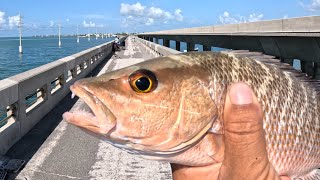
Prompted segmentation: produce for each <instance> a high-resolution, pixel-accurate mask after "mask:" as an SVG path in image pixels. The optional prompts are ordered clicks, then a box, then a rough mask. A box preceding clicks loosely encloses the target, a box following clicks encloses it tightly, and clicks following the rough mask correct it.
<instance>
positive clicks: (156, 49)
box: [135, 37, 181, 57]
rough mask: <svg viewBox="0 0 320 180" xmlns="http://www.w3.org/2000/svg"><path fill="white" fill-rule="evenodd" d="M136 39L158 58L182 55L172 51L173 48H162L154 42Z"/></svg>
mask: <svg viewBox="0 0 320 180" xmlns="http://www.w3.org/2000/svg"><path fill="white" fill-rule="evenodd" d="M135 38H136V39H137V40H138V42H140V43H141V44H143V45H144V46H146V47H148V48H149V49H151V50H152V51H153V53H154V55H155V56H156V57H159V56H169V55H171V54H179V53H181V52H180V51H176V50H174V49H171V48H168V47H165V46H161V45H159V44H156V43H154V42H150V41H146V40H144V39H141V38H139V37H135Z"/></svg>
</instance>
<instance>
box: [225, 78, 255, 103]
mask: <svg viewBox="0 0 320 180" xmlns="http://www.w3.org/2000/svg"><path fill="white" fill-rule="evenodd" d="M252 95H253V93H252V91H251V89H250V87H249V86H248V85H247V84H245V83H242V82H239V83H235V84H233V85H231V87H230V89H229V97H230V100H231V103H232V104H234V105H245V104H251V103H252V102H253V96H252Z"/></svg>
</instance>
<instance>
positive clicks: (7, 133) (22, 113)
mask: <svg viewBox="0 0 320 180" xmlns="http://www.w3.org/2000/svg"><path fill="white" fill-rule="evenodd" d="M122 40H124V38H121V41H122ZM112 42H113V41H110V42H108V43H105V44H102V45H100V46H96V47H93V48H90V49H87V50H85V51H82V52H79V53H76V54H73V55H71V56H67V57H64V58H62V59H59V60H56V61H54V62H51V63H48V64H46V65H43V66H40V67H37V68H34V69H32V70H29V71H26V72H23V73H21V74H17V75H15V76H12V77H9V78H6V79H4V80H1V81H0V154H4V153H6V151H8V149H9V148H10V147H11V146H12V145H13V144H14V143H15V142H17V141H18V140H19V139H20V138H21V137H23V136H24V135H25V134H26V133H27V132H28V131H29V130H30V129H31V128H32V127H33V126H34V125H35V124H36V123H38V122H39V121H40V120H41V119H42V118H43V117H44V116H45V115H46V114H47V113H48V112H50V111H51V110H52V109H53V108H54V107H55V106H56V105H57V104H58V103H59V101H61V100H62V99H63V98H64V97H65V96H66V95H67V94H68V93H69V92H70V90H69V87H70V85H71V84H73V83H74V82H75V81H76V80H78V79H81V78H84V77H86V76H87V75H88V74H89V73H90V72H91V71H92V70H93V69H94V68H95V67H96V66H97V65H98V64H99V63H100V62H102V60H104V59H105V58H106V57H107V56H108V55H110V53H111V52H112Z"/></svg>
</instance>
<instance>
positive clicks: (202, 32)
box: [138, 16, 320, 79]
mask: <svg viewBox="0 0 320 180" xmlns="http://www.w3.org/2000/svg"><path fill="white" fill-rule="evenodd" d="M138 36H139V37H140V38H142V39H145V40H148V41H151V42H156V43H159V40H160V39H162V42H163V46H166V47H169V46H170V41H175V46H176V50H178V51H180V50H181V45H180V44H181V42H185V43H186V45H187V51H190V50H193V49H194V48H195V45H196V44H197V45H202V47H203V50H204V51H210V50H211V47H220V48H226V49H233V50H249V51H257V52H262V53H263V54H267V55H272V56H275V57H276V58H278V59H281V61H282V62H285V63H288V64H291V65H292V64H293V61H294V60H295V59H298V60H300V65H301V70H302V72H304V73H307V74H308V75H309V76H312V77H313V78H314V79H320V16H311V17H300V18H291V19H281V20H271V21H260V22H250V23H240V24H229V25H219V26H205V27H195V28H184V29H173V30H166V31H157V32H146V33H141V34H138ZM160 42H161V41H160Z"/></svg>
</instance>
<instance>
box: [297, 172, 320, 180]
mask: <svg viewBox="0 0 320 180" xmlns="http://www.w3.org/2000/svg"><path fill="white" fill-rule="evenodd" d="M292 179H294V180H316V179H318V180H320V169H314V170H312V171H311V172H309V173H307V174H305V175H303V176H298V177H295V178H292Z"/></svg>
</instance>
